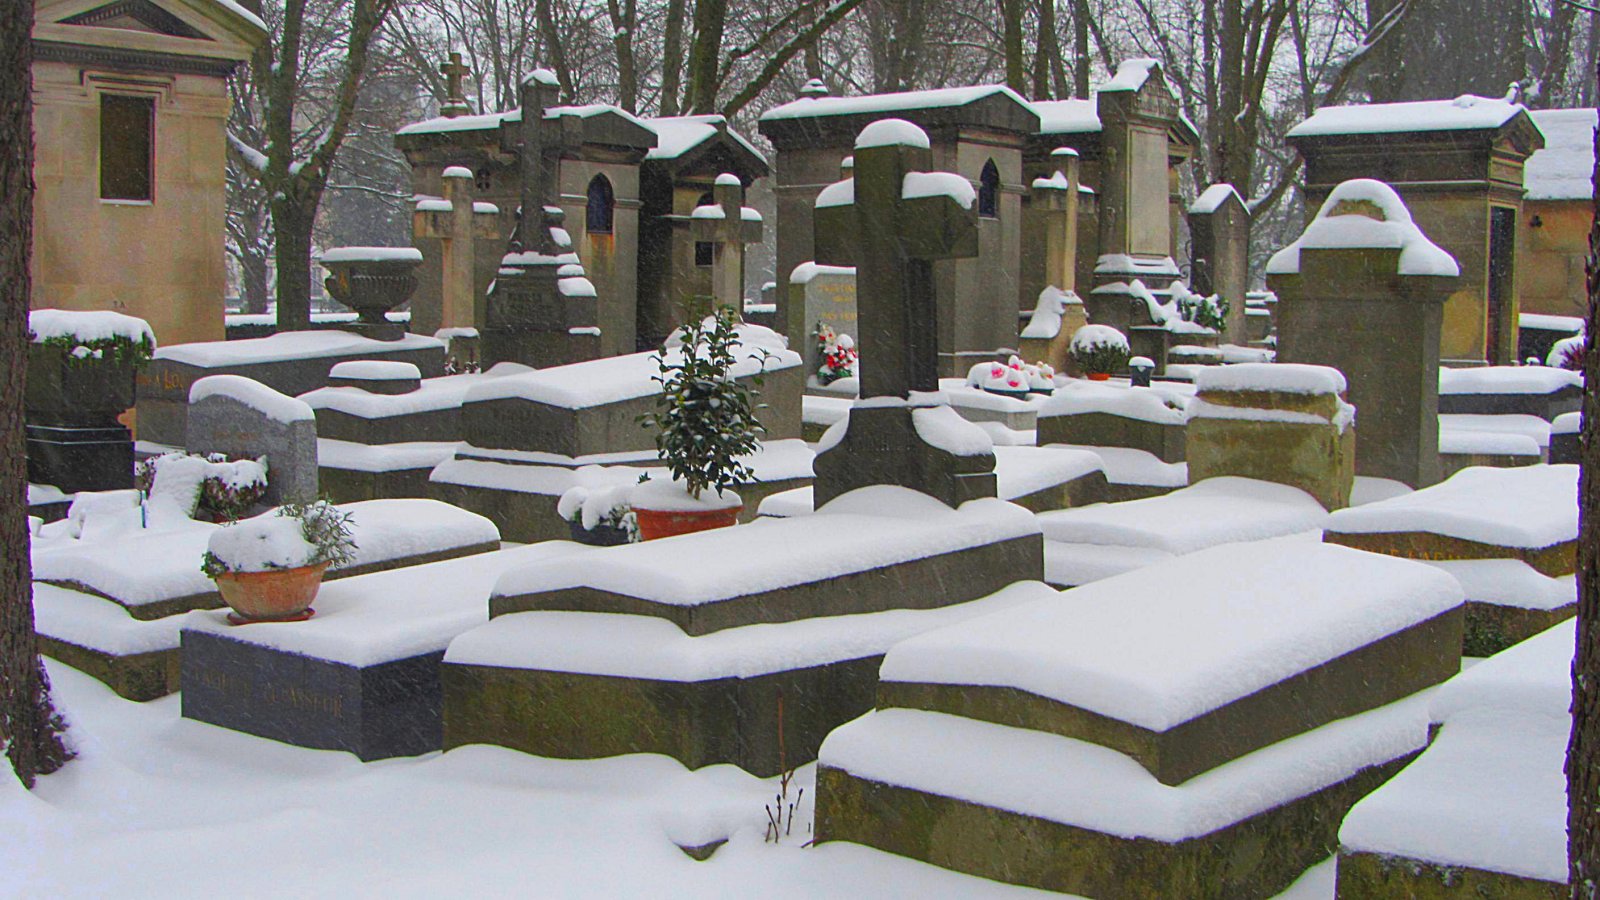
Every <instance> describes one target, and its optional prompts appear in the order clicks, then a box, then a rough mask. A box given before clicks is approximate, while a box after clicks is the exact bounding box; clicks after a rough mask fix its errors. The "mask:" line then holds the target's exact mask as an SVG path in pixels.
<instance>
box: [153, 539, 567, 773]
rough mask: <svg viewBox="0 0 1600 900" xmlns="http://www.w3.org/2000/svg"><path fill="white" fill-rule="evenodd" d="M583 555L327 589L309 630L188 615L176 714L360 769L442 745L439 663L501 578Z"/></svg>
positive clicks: (537, 552)
mask: <svg viewBox="0 0 1600 900" xmlns="http://www.w3.org/2000/svg"><path fill="white" fill-rule="evenodd" d="M589 549H590V548H588V547H585V546H583V545H582V544H574V543H570V542H566V541H553V542H548V543H543V544H538V545H535V546H530V547H515V548H511V549H507V550H495V551H492V552H489V553H484V554H481V555H477V556H472V557H469V558H463V559H451V560H444V561H440V562H435V563H430V564H427V565H419V566H413V567H410V568H407V569H404V570H396V571H386V572H374V573H371V574H367V575H362V576H359V577H356V578H348V579H344V580H341V581H337V582H334V583H332V584H327V585H324V586H323V587H322V589H321V590H320V591H318V593H317V599H316V610H317V614H316V615H315V616H314V617H312V618H311V619H309V620H307V621H305V622H288V623H285V622H267V623H258V624H254V625H243V626H237V625H232V624H230V623H229V622H228V620H227V617H226V616H224V615H223V614H222V613H221V612H196V613H191V614H189V615H188V616H186V617H184V621H183V628H182V639H183V653H182V684H183V715H184V717H185V718H190V719H196V720H199V721H202V722H209V723H211V724H213V725H220V726H223V727H225V728H232V729H235V730H237V731H244V732H247V733H249V734H254V735H258V736H260V737H266V738H272V739H273V740H279V741H283V742H285V743H290V744H296V745H299V746H302V747H315V748H319V749H325V750H347V751H349V752H351V753H354V754H356V756H358V757H360V758H361V759H363V760H373V759H384V758H387V757H392V756H415V755H416V754H419V753H426V752H428V751H431V750H437V749H439V747H440V746H441V736H442V733H443V732H442V725H441V721H440V715H441V713H440V688H439V661H440V660H441V659H442V658H443V656H444V650H445V647H446V646H447V645H448V644H449V643H450V641H451V639H452V638H454V637H456V636H457V635H459V634H461V633H463V632H465V631H468V630H470V629H471V628H473V627H474V626H477V625H481V624H482V623H483V622H485V621H486V620H487V619H488V599H489V592H490V590H491V589H492V588H493V586H494V583H495V580H496V579H497V578H499V577H500V576H501V575H502V574H504V573H505V572H506V571H508V570H510V569H513V568H516V567H518V566H523V565H527V564H530V563H533V562H536V561H539V560H548V559H554V558H560V557H579V558H581V557H583V556H585V555H586V554H587V552H588V551H589Z"/></svg>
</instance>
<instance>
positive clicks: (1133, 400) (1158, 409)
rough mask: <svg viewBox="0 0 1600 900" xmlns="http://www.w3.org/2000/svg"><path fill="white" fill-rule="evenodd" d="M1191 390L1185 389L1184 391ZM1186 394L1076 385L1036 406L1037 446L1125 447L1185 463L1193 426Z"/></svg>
mask: <svg viewBox="0 0 1600 900" xmlns="http://www.w3.org/2000/svg"><path fill="white" fill-rule="evenodd" d="M1184 387H1187V386H1184ZM1192 393H1193V392H1192V390H1190V391H1185V390H1184V388H1180V387H1178V386H1176V385H1171V384H1167V383H1163V385H1162V386H1161V387H1160V388H1156V387H1148V388H1145V387H1129V386H1125V385H1120V384H1106V383H1096V382H1091V381H1073V382H1069V383H1068V384H1067V385H1065V386H1063V387H1059V388H1057V389H1056V392H1055V393H1054V394H1052V395H1051V396H1050V397H1048V398H1046V399H1045V400H1043V401H1040V402H1039V404H1038V407H1039V411H1038V415H1039V420H1038V421H1039V425H1038V431H1039V444H1040V446H1043V445H1046V444H1070V445H1074V446H1095V447H1127V448H1131V449H1134V450H1143V451H1145V452H1146V453H1150V454H1152V455H1154V456H1156V457H1158V458H1159V459H1160V460H1161V461H1162V462H1165V463H1177V462H1182V461H1183V458H1184V428H1185V426H1186V425H1187V423H1188V421H1189V417H1188V414H1187V413H1186V412H1185V411H1184V407H1185V406H1186V404H1187V402H1188V397H1187V396H1186V394H1192Z"/></svg>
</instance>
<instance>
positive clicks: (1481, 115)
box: [1287, 94, 1542, 149]
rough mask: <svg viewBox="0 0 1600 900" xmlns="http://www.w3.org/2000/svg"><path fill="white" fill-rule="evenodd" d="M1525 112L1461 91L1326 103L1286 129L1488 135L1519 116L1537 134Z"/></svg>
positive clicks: (1308, 133) (1331, 133)
mask: <svg viewBox="0 0 1600 900" xmlns="http://www.w3.org/2000/svg"><path fill="white" fill-rule="evenodd" d="M1527 116H1528V109H1527V107H1525V106H1523V105H1522V104H1520V103H1513V102H1511V101H1510V100H1508V99H1498V100H1497V99H1491V98H1488V97H1478V96H1475V95H1473V94H1463V95H1461V96H1460V97H1457V98H1455V99H1454V100H1415V101H1407V102H1404V103H1368V104H1361V105H1356V106H1324V107H1323V108H1321V109H1319V110H1317V111H1316V112H1315V113H1313V114H1312V115H1311V118H1309V119H1306V120H1305V121H1304V122H1301V123H1300V124H1299V125H1296V126H1295V127H1294V128H1292V129H1290V130H1289V133H1288V135H1287V138H1288V140H1289V141H1290V142H1295V141H1299V140H1306V139H1319V138H1339V137H1343V136H1350V135H1373V134H1429V133H1436V132H1457V133H1459V132H1469V131H1483V132H1490V133H1491V137H1490V139H1491V140H1492V139H1493V136H1494V135H1498V134H1500V132H1502V131H1503V130H1505V129H1507V128H1509V127H1511V126H1513V125H1514V124H1515V123H1516V122H1517V121H1518V119H1521V120H1522V121H1523V122H1524V123H1526V124H1527V125H1528V126H1529V127H1530V130H1532V131H1533V132H1535V133H1537V132H1538V128H1537V126H1533V124H1532V120H1530V119H1528V118H1527ZM1535 144H1536V146H1535V147H1534V148H1533V149H1537V148H1538V146H1542V142H1541V141H1536V142H1535Z"/></svg>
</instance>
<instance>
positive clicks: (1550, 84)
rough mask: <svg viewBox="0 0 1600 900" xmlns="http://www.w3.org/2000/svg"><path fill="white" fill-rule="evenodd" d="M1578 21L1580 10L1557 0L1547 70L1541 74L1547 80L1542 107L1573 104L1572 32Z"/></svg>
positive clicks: (1546, 64)
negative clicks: (1570, 89)
mask: <svg viewBox="0 0 1600 900" xmlns="http://www.w3.org/2000/svg"><path fill="white" fill-rule="evenodd" d="M1577 18H1578V8H1577V7H1575V6H1572V5H1571V4H1568V3H1562V2H1560V0H1556V4H1555V8H1554V9H1552V10H1550V30H1549V32H1548V36H1547V38H1546V40H1545V54H1544V67H1543V70H1542V71H1541V72H1540V73H1539V75H1540V77H1541V78H1542V79H1543V80H1544V89H1543V91H1541V100H1540V103H1539V105H1540V106H1544V107H1560V106H1567V105H1568V104H1570V103H1571V102H1572V99H1573V98H1571V97H1570V96H1569V92H1568V90H1567V69H1568V68H1570V67H1571V64H1572V29H1573V26H1574V25H1575V24H1576V22H1577Z"/></svg>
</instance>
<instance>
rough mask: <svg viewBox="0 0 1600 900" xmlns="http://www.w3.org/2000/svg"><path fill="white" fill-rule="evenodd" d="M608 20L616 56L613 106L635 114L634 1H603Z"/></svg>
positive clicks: (636, 106) (636, 14) (637, 108)
mask: <svg viewBox="0 0 1600 900" xmlns="http://www.w3.org/2000/svg"><path fill="white" fill-rule="evenodd" d="M606 13H607V14H608V15H609V16H610V18H611V45H612V47H614V48H615V49H616V53H617V105H618V106H620V107H622V108H623V109H625V110H627V111H628V112H631V113H636V112H638V111H639V75H638V69H637V67H636V65H635V63H634V57H633V33H634V29H635V28H636V26H637V25H638V23H639V5H638V0H622V2H619V0H606Z"/></svg>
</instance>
